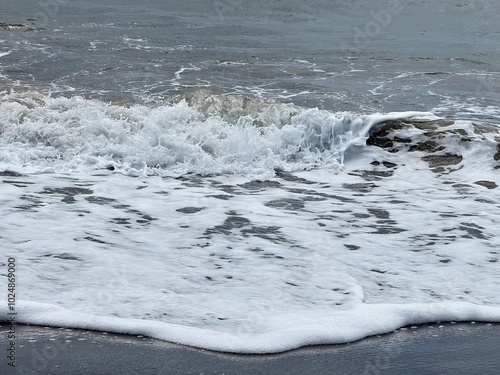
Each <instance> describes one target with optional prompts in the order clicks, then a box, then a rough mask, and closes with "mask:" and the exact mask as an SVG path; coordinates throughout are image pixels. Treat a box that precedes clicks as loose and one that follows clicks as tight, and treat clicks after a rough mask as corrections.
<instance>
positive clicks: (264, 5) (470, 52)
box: [0, 0, 500, 117]
mask: <svg viewBox="0 0 500 375" xmlns="http://www.w3.org/2000/svg"><path fill="white" fill-rule="evenodd" d="M499 8H500V3H499V2H497V1H486V0H476V1H474V0H470V1H469V0H446V1H441V2H439V3H434V2H421V1H410V0H386V1H348V2H345V1H320V0H313V1H308V2H303V1H297V0H290V1H263V0H258V1H243V0H215V1H211V0H209V1H200V0H198V1H173V0H167V1H159V0H157V1H147V2H142V3H139V2H136V1H129V0H108V1H105V2H101V1H99V2H98V1H95V0H93V1H78V0H46V1H26V0H21V1H16V2H10V1H6V0H2V1H1V2H0V9H1V11H0V14H1V16H0V23H1V25H2V26H1V27H0V56H1V55H2V53H6V52H8V51H11V53H10V54H8V55H5V56H2V57H0V84H1V89H2V90H10V89H12V88H16V89H17V90H22V89H27V88H32V89H39V90H43V91H50V92H51V93H52V94H54V95H66V96H68V95H83V96H85V97H97V98H101V99H104V100H110V101H125V102H144V101H148V100H149V101H154V100H159V99H162V98H164V97H167V96H170V95H173V94H179V93H184V92H191V91H194V90H195V89H197V88H206V89H209V90H210V91H211V92H213V93H216V94H217V93H226V94H227V93H235V94H243V95H250V96H255V95H257V96H261V97H266V98H269V97H271V98H276V99H278V100H280V101H286V102H293V103H296V104H299V105H304V106H306V107H319V108H322V109H328V110H333V111H354V112H359V113H370V112H376V111H380V112H388V111H403V110H420V111H428V110H432V109H434V108H436V107H439V106H440V104H442V103H446V104H450V103H451V102H454V103H457V106H455V107H454V106H453V105H451V104H450V108H444V109H443V110H442V112H443V113H442V114H445V115H451V116H452V117H453V115H455V113H453V111H457V107H460V105H462V104H463V106H471V107H474V106H479V107H487V106H489V105H494V104H498V101H499V88H500V76H499V73H498V72H499V70H500V69H499V67H500V42H499V41H500V26H499V23H498V20H497V15H498V14H500V9H499ZM444 106H445V107H446V105H444ZM460 109H461V108H460Z"/></svg>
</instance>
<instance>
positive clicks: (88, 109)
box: [0, 91, 431, 177]
mask: <svg viewBox="0 0 500 375" xmlns="http://www.w3.org/2000/svg"><path fill="white" fill-rule="evenodd" d="M414 116H431V114H429V113H420V112H401V113H390V114H386V115H380V114H373V115H367V116H362V117H355V116H353V115H351V114H349V113H345V112H332V111H326V110H319V109H316V108H302V107H299V106H296V105H293V104H283V103H277V102H274V101H270V100H262V99H254V98H245V97H239V96H230V95H212V94H210V93H208V92H206V91H197V92H194V93H191V94H187V95H182V96H175V97H171V98H168V99H167V100H165V101H164V102H162V103H157V104H155V105H142V104H128V105H127V104H111V103H106V102H102V101H99V100H89V99H85V98H83V97H78V96H75V97H69V98H67V97H51V96H48V95H43V94H41V93H38V92H27V93H10V94H4V95H3V97H2V98H1V100H0V121H1V122H0V134H1V140H0V142H1V144H2V145H1V148H0V160H1V163H2V164H4V166H5V167H4V169H5V168H19V167H20V166H22V168H21V169H22V171H26V172H38V173H40V172H51V171H56V172H61V171H70V170H75V169H81V168H86V167H87V168H88V167H90V168H94V169H95V168H98V169H99V168H108V169H111V170H115V171H118V172H121V173H124V174H128V175H132V176H139V175H143V176H148V175H160V176H179V175H184V174H188V173H195V174H201V175H213V174H240V175H255V176H260V177H269V176H272V175H273V174H274V172H275V171H276V170H281V171H288V172H291V171H297V170H308V169H312V168H324V167H326V168H331V169H333V170H340V169H342V166H343V162H344V155H345V152H346V150H347V149H349V148H350V147H351V146H353V145H364V144H365V141H366V139H367V138H368V132H369V130H370V128H371V127H372V126H373V125H375V124H377V123H381V122H383V121H387V120H395V119H400V118H408V117H414Z"/></svg>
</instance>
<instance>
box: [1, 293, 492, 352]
mask: <svg viewBox="0 0 500 375" xmlns="http://www.w3.org/2000/svg"><path fill="white" fill-rule="evenodd" d="M19 310H20V312H19V314H18V316H17V321H18V322H20V323H29V324H37V325H43V326H46V325H52V326H61V325H62V326H64V327H69V328H80V329H91V330H98V331H105V332H115V333H122V334H131V335H145V336H149V337H154V338H157V339H161V340H165V341H170V342H175V343H181V344H184V345H190V346H195V347H198V348H204V349H210V350H216V351H223V352H232V353H254V354H262V353H275V352H282V351H286V350H290V349H295V348H299V347H302V346H308V345H321V344H339V343H346V342H353V341H356V340H359V339H362V338H364V337H366V336H369V335H377V334H383V333H387V332H391V331H393V330H395V329H397V328H400V327H403V326H405V325H410V324H420V323H429V322H433V321H472V320H481V321H498V322H500V308H494V307H487V306H477V305H473V304H470V303H463V302H462V303H457V302H438V303H427V304H424V303H413V304H378V305H367V304H363V303H360V304H358V305H356V306H354V307H353V308H352V309H349V310H344V311H342V310H341V311H330V312H321V313H318V312H315V311H303V312H302V313H303V315H299V314H297V313H288V314H282V315H279V316H275V317H273V318H271V319H269V320H270V321H269V330H267V331H263V332H257V333H254V332H240V333H236V334H235V333H230V332H220V331H214V330H211V329H206V328H205V329H203V328H197V327H187V326H180V325H175V324H169V323H162V322H155V321H147V320H141V319H123V318H116V317H105V316H96V315H88V314H83V313H78V312H74V311H70V310H66V309H63V308H60V307H56V306H53V305H48V304H43V303H35V302H25V303H21V304H20V305H19ZM6 318H7V315H6V311H2V310H0V319H6Z"/></svg>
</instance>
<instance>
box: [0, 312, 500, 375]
mask: <svg viewBox="0 0 500 375" xmlns="http://www.w3.org/2000/svg"><path fill="white" fill-rule="evenodd" d="M8 330H9V327H7V325H5V324H2V326H1V328H0V338H1V343H2V344H1V346H2V351H3V352H4V353H5V352H6V351H7V348H8V343H7V333H8ZM16 331H17V337H16V339H17V343H16V346H17V348H16V367H15V368H12V367H10V366H9V365H8V359H7V358H6V356H5V355H3V356H2V361H1V363H0V373H1V374H47V375H49V374H61V375H62V374H64V375H68V374H134V375H135V374H198V375H201V374H203V375H207V374H220V375H222V374H224V375H230V374H238V375H241V374H287V375H293V374H388V375H390V374H402V373H404V374H454V375H457V374H471V373H477V374H483V375H484V374H497V373H498V368H500V357H499V356H498V348H500V324H488V323H483V322H476V323H456V324H453V323H441V324H438V323H436V324H429V325H421V326H412V327H406V328H403V329H400V330H397V331H396V332H394V333H390V334H387V335H383V336H379V337H369V338H366V339H363V340H360V341H358V342H355V343H351V344H343V345H324V346H314V347H307V348H300V349H297V350H292V351H289V352H286V353H278V354H269V355H236V354H226V353H216V352H211V351H206V350H201V349H195V348H190V347H186V346H182V345H177V344H173V343H168V342H164V341H159V340H155V339H150V338H146V337H141V336H139V337H137V336H126V335H118V334H113V333H103V332H93V331H83V330H75V329H64V328H48V327H39V326H23V325H18V326H17V327H16Z"/></svg>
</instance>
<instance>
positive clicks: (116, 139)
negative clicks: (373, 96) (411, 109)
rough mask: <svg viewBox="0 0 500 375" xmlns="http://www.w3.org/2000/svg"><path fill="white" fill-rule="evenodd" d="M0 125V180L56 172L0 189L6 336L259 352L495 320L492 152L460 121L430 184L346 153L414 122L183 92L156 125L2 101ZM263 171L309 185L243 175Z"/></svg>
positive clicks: (151, 113) (389, 161)
mask: <svg viewBox="0 0 500 375" xmlns="http://www.w3.org/2000/svg"><path fill="white" fill-rule="evenodd" d="M0 109H1V113H2V123H1V124H2V130H1V131H2V134H1V137H2V147H1V148H0V155H2V158H3V161H2V162H1V163H0V171H4V169H5V168H7V167H8V168H11V169H13V170H14V171H16V172H23V173H27V172H29V171H33V172H43V171H44V170H45V171H47V170H52V171H53V172H55V171H58V172H57V173H45V174H44V173H37V174H26V175H19V174H16V173H14V172H5V171H4V172H3V174H2V175H1V177H0V191H1V194H0V216H1V217H2V220H1V221H0V247H1V249H2V254H4V255H5V256H6V257H7V256H13V257H15V258H16V265H17V267H16V269H17V281H18V283H17V295H18V301H17V302H18V304H17V309H18V314H19V315H18V321H19V322H24V323H30V324H42V325H55V326H67V327H80V328H89V329H98V330H105V331H113V332H122V333H131V334H142V335H148V336H152V337H157V338H160V339H164V340H170V341H175V342H180V343H183V344H187V345H193V346H198V347H203V348H208V349H214V350H222V351H230V352H249V353H265V352H277V351H283V350H287V349H291V348H295V347H298V346H302V345H312V344H321V343H340V342H347V341H353V340H356V339H360V338H362V337H365V336H368V335H373V334H379V333H383V332H389V331H392V330H393V329H395V328H398V327H400V326H403V325H406V324H417V323H424V322H432V321H445V320H476V321H478V320H485V321H500V273H499V272H498V266H497V264H498V261H499V260H500V259H499V252H498V249H499V248H500V239H499V237H498V230H497V228H499V226H500V220H499V217H498V208H499V207H500V195H499V194H500V189H499V188H498V187H495V182H498V170H497V169H495V166H496V164H495V161H494V159H495V155H496V152H498V148H497V147H498V145H497V142H496V141H495V133H494V132H491V133H488V132H486V133H484V134H479V133H476V132H475V131H476V127H477V125H474V124H473V123H471V122H467V121H455V122H443V123H442V124H441V125H440V126H441V128H440V131H441V133H439V134H437V135H435V136H434V137H435V138H434V139H433V140H435V141H440V142H441V140H442V139H444V141H443V142H442V144H443V145H446V147H447V148H446V150H445V151H439V152H441V154H443V153H450V154H453V155H455V154H457V155H460V157H461V159H460V161H459V162H458V164H453V165H452V166H451V167H450V168H448V167H447V166H444V167H443V168H442V171H441V172H439V173H438V172H437V171H432V170H431V169H432V168H430V166H429V163H428V162H427V161H425V159H424V158H423V157H425V156H428V154H425V153H424V152H423V151H419V150H414V151H412V152H403V151H400V152H389V151H387V150H386V149H384V148H380V147H373V146H363V147H353V146H354V145H356V144H361V145H363V144H364V143H365V139H366V137H367V135H368V134H367V133H368V131H369V129H370V128H371V129H373V127H377V126H381V125H382V124H380V125H377V124H378V123H380V121H383V120H386V119H396V118H400V117H403V116H409V115H417V113H395V114H389V115H370V116H365V117H363V118H353V117H350V116H344V114H334V113H331V112H327V111H319V110H315V109H304V108H300V107H296V106H293V105H283V104H278V103H273V102H264V101H259V100H247V99H243V98H237V97H218V96H206V95H204V94H203V95H201V94H199V93H198V94H195V95H194V96H184V97H182V98H174V99H172V100H170V101H168V102H165V103H162V104H161V105H158V106H156V107H152V106H141V105H132V106H125V105H120V106H119V105H108V104H105V103H102V102H100V101H92V100H86V99H82V98H77V97H74V98H70V99H64V98H59V99H55V98H48V97H45V96H36V95H33V94H29V95H26V96H22V95H16V94H13V95H10V96H9V97H8V98H4V101H3V102H2V104H1V105H0ZM420 115H422V114H420ZM427 116H428V117H430V115H427ZM396 128H397V127H396ZM477 129H478V130H480V131H481V132H484V131H485V129H484V128H477ZM399 131H400V132H401V133H398V134H397V135H398V136H399V137H400V138H401V139H402V140H403V141H402V143H404V142H405V139H406V140H410V141H411V142H412V143H411V144H412V145H417V143H419V142H424V140H425V138H423V137H424V136H425V134H427V133H432V131H431V130H430V129H429V128H426V127H425V126H423V127H421V128H417V127H415V128H408V129H406V130H405V129H404V128H402V129H401V130H399ZM438 146H439V145H438ZM436 147H437V146H436ZM268 150H270V151H268ZM439 152H437V153H436V154H439ZM165 155H166V156H165ZM342 155H344V156H342ZM162 158H163V159H162ZM169 158H170V159H169ZM342 158H343V161H342ZM160 162H161V163H163V164H161V165H160V166H159V167H155V164H154V163H160ZM321 163H323V164H321ZM342 163H343V168H344V171H343V172H342V173H334V172H336V169H334V170H333V171H332V169H331V168H317V169H312V167H314V166H318V165H326V166H333V167H334V168H338V167H339V166H340V165H341V164H342ZM109 165H112V166H114V167H115V168H116V170H118V171H121V172H123V173H115V172H113V171H110V170H106V169H104V167H106V166H109ZM96 167H97V168H102V169H96ZM447 168H448V169H447ZM275 169H287V170H297V169H311V170H308V171H300V172H294V173H293V174H282V173H279V174H277V175H276V176H274V177H270V178H269V179H268V180H266V181H260V182H259V181H255V180H254V178H253V177H252V174H257V175H258V176H259V177H261V178H262V176H266V175H267V176H272V175H273V174H274V170H275ZM371 169H375V170H376V172H379V174H378V175H377V174H375V175H370V174H369V173H368V174H367V173H364V172H363V171H370V170H371ZM436 169H437V168H436ZM158 171H166V174H172V175H176V176H178V177H177V178H169V177H164V178H160V177H158V176H151V175H152V174H154V173H156V174H161V173H158ZM194 171H201V172H203V173H206V174H209V176H205V177H201V176H200V175H192V174H191V175H189V174H183V173H185V172H194ZM224 172H229V173H227V174H224ZM127 173H128V174H131V175H134V176H138V177H139V178H130V177H129V176H126V175H124V174H127ZM232 173H239V175H236V176H235V175H232ZM146 174H150V176H146ZM380 176H382V177H380ZM1 272H5V271H1ZM5 283H6V278H4V277H3V278H0V288H1V289H3V290H6V289H7V287H6V284H5ZM2 298H5V297H2ZM6 306H7V304H6V302H5V301H4V300H0V319H1V320H5V319H7V310H6Z"/></svg>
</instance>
